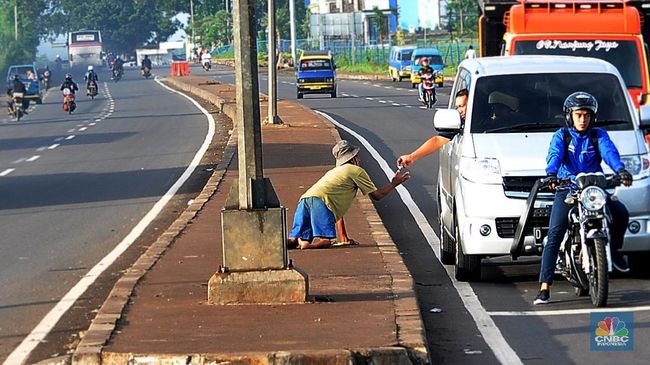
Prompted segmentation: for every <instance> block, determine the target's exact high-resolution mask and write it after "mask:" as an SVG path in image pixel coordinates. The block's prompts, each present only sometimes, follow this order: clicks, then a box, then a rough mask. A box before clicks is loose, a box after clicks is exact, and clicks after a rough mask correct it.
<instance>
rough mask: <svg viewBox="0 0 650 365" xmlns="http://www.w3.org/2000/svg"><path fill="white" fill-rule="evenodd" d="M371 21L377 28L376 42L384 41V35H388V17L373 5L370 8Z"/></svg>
mask: <svg viewBox="0 0 650 365" xmlns="http://www.w3.org/2000/svg"><path fill="white" fill-rule="evenodd" d="M372 21H373V22H374V23H375V27H376V29H377V37H378V40H379V42H378V43H379V44H382V43H384V36H385V35H388V18H387V17H386V15H385V14H384V12H383V11H381V10H379V8H378V7H376V6H375V7H374V8H373V9H372Z"/></svg>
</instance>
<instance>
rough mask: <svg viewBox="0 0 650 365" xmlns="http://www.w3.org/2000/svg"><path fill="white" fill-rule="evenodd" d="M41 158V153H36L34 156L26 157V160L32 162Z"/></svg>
mask: <svg viewBox="0 0 650 365" xmlns="http://www.w3.org/2000/svg"><path fill="white" fill-rule="evenodd" d="M39 158H41V156H40V155H34V156H32V157H30V158H28V159H26V160H25V161H27V162H32V161H36V160H38V159H39Z"/></svg>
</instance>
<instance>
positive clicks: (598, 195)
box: [580, 186, 607, 211]
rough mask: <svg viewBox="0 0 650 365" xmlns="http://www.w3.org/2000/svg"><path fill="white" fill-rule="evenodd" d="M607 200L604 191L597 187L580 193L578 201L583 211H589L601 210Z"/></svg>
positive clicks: (591, 187)
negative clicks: (583, 208)
mask: <svg viewBox="0 0 650 365" xmlns="http://www.w3.org/2000/svg"><path fill="white" fill-rule="evenodd" d="M606 200H607V194H605V191H604V190H603V189H601V188H599V187H597V186H589V187H587V188H586V189H584V190H583V191H582V193H580V201H581V202H582V206H584V207H585V209H587V210H590V211H597V210H601V209H602V208H603V206H604V205H605V201H606Z"/></svg>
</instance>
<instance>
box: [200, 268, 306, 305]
mask: <svg viewBox="0 0 650 365" xmlns="http://www.w3.org/2000/svg"><path fill="white" fill-rule="evenodd" d="M308 286H309V284H308V278H307V274H306V273H303V272H302V271H300V270H299V269H297V268H295V267H293V268H290V269H283V270H265V271H232V272H217V273H215V274H214V275H212V277H211V278H210V280H209V281H208V304H215V305H234V304H298V303H304V302H305V301H306V300H307V294H308V291H309V288H308Z"/></svg>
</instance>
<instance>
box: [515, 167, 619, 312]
mask: <svg viewBox="0 0 650 365" xmlns="http://www.w3.org/2000/svg"><path fill="white" fill-rule="evenodd" d="M619 185H621V180H620V178H619V177H618V176H612V177H606V176H605V175H604V174H603V173H600V172H599V173H580V174H578V175H577V176H576V178H575V180H574V181H568V180H565V181H561V182H560V185H559V186H558V187H557V188H556V191H568V194H567V197H566V199H565V200H564V202H565V203H566V204H568V205H570V206H571V209H570V210H569V226H568V229H567V234H566V235H565V237H564V240H563V241H562V243H561V244H560V248H559V254H558V257H559V260H558V270H557V271H560V272H561V274H562V276H564V277H565V278H566V279H567V281H569V283H571V285H573V287H574V292H575V294H576V295H577V296H585V295H589V296H590V297H591V303H592V304H593V305H594V306H596V307H603V306H605V305H607V296H608V292H609V273H610V272H611V271H612V259H611V250H610V245H609V230H608V222H611V216H610V213H609V211H608V209H607V197H608V194H607V192H606V189H612V188H615V187H617V186H619ZM543 189H548V183H547V182H546V180H544V179H541V180H539V181H537V182H536V183H535V186H534V187H533V190H532V191H531V194H530V196H529V198H528V204H527V208H526V214H524V215H522V217H521V219H520V221H519V225H518V227H517V230H516V232H515V245H513V247H516V249H515V251H514V252H513V253H514V254H517V253H520V252H522V251H521V250H522V249H524V248H523V242H524V239H523V235H524V234H525V232H526V231H527V225H528V224H529V223H528V221H530V222H536V223H539V222H540V216H541V211H540V210H539V208H534V207H535V201H536V198H537V194H538V191H539V190H543ZM544 209H548V212H550V209H549V208H544ZM530 224H532V223H530ZM528 228H530V227H528ZM542 231H543V228H541V227H534V228H533V232H534V236H535V239H539V238H540V236H541V235H540V233H541V232H542ZM543 242H545V239H544V241H543ZM528 249H529V248H528ZM539 250H540V251H541V247H540V248H539ZM513 257H514V256H513Z"/></svg>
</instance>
